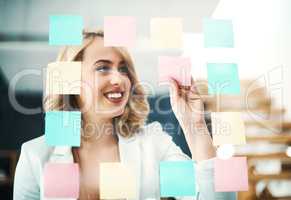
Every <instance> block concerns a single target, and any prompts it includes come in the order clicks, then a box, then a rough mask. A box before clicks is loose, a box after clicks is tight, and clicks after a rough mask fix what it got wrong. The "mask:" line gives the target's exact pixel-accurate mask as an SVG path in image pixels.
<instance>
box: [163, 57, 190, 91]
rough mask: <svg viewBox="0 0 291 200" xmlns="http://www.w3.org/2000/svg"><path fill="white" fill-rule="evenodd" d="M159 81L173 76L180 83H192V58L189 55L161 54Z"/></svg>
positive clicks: (185, 84) (164, 80) (167, 79)
mask: <svg viewBox="0 0 291 200" xmlns="http://www.w3.org/2000/svg"><path fill="white" fill-rule="evenodd" d="M158 66H159V67H158V68H159V83H163V82H168V81H169V79H171V78H173V79H175V80H176V81H178V83H179V84H180V85H183V86H190V85H191V60H190V58H189V57H170V56H160V57H159V61H158Z"/></svg>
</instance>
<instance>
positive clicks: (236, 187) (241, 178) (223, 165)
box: [214, 157, 249, 192]
mask: <svg viewBox="0 0 291 200" xmlns="http://www.w3.org/2000/svg"><path fill="white" fill-rule="evenodd" d="M214 184H215V191H216V192H233V191H248V188H249V184H248V169H247V160H246V157H232V158H229V159H227V160H222V159H219V158H216V159H215V161H214Z"/></svg>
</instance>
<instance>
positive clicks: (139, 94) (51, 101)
mask: <svg viewBox="0 0 291 200" xmlns="http://www.w3.org/2000/svg"><path fill="white" fill-rule="evenodd" d="M96 37H102V38H103V37H104V33H103V31H102V30H98V31H86V30H84V31H83V44H82V45H80V46H66V47H64V48H63V49H62V50H61V51H60V52H59V54H58V57H57V61H82V59H83V53H84V50H85V49H86V48H87V47H88V46H89V45H90V44H91V43H92V42H93V40H94V38H96ZM114 49H115V50H116V51H117V52H118V53H119V54H120V55H121V56H122V58H123V59H124V61H125V62H126V63H127V66H128V71H129V79H130V82H131V92H130V96H129V100H128V102H127V104H126V107H125V109H124V112H123V114H122V115H120V116H118V117H115V118H114V120H113V122H114V127H115V129H116V131H117V133H119V134H120V135H122V136H124V137H131V136H132V135H133V134H134V133H136V132H138V130H139V129H140V128H142V126H143V125H144V123H145V121H146V119H147V116H148V113H149V104H148V101H147V99H146V95H145V92H144V89H143V87H142V86H141V85H140V82H139V80H138V78H137V74H136V71H135V68H134V65H133V61H132V58H131V56H130V55H129V53H128V51H127V50H126V49H125V48H122V47H114ZM77 98H79V96H78V95H46V96H45V97H44V103H43V105H44V110H45V111H51V110H75V109H79V108H80V106H79V105H78V103H77V102H78V101H77Z"/></svg>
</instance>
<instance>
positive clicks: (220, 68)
mask: <svg viewBox="0 0 291 200" xmlns="http://www.w3.org/2000/svg"><path fill="white" fill-rule="evenodd" d="M207 76H208V93H209V94H230V95H238V94H240V81H239V76H238V68H237V65H236V64H234V63H207Z"/></svg>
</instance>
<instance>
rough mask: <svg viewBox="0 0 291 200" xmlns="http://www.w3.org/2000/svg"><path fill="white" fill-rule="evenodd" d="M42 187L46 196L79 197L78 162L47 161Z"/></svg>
mask: <svg viewBox="0 0 291 200" xmlns="http://www.w3.org/2000/svg"><path fill="white" fill-rule="evenodd" d="M23 184H25V183H23ZM43 188H44V196H45V197H47V198H79V166H78V164H74V163H47V164H46V165H45V167H44V172H43Z"/></svg>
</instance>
